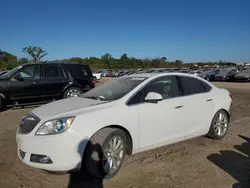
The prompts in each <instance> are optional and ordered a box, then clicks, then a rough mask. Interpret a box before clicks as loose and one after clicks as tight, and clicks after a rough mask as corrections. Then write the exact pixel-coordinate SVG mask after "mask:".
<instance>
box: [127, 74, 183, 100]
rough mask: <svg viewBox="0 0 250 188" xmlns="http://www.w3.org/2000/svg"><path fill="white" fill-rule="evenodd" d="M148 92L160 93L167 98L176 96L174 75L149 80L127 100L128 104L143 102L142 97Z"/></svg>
mask: <svg viewBox="0 0 250 188" xmlns="http://www.w3.org/2000/svg"><path fill="white" fill-rule="evenodd" d="M149 92H156V93H159V94H161V96H162V98H163V99H169V98H173V97H176V96H178V92H177V84H176V79H175V77H174V76H165V77H161V78H158V79H155V80H154V81H152V82H150V83H149V84H148V85H146V86H145V87H144V88H143V89H141V90H140V91H139V92H138V93H137V94H136V95H135V96H134V97H133V98H132V99H131V100H130V101H129V102H128V105H131V104H137V103H140V102H143V99H144V98H145V97H146V95H147V94H148V93H149Z"/></svg>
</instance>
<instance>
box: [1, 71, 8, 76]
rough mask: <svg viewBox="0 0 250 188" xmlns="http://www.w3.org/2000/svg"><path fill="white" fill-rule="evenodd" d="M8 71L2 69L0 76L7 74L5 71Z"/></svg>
mask: <svg viewBox="0 0 250 188" xmlns="http://www.w3.org/2000/svg"><path fill="white" fill-rule="evenodd" d="M7 72H8V71H1V72H0V76H1V75H3V74H5V73H7Z"/></svg>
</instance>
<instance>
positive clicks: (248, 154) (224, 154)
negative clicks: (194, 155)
mask: <svg viewBox="0 0 250 188" xmlns="http://www.w3.org/2000/svg"><path fill="white" fill-rule="evenodd" d="M239 137H241V138H242V139H243V140H245V142H244V143H242V144H241V145H235V146H234V148H235V149H236V150H237V151H238V152H236V151H232V150H222V151H220V153H219V154H211V155H209V156H208V157H207V159H208V160H209V161H211V162H213V163H214V164H215V165H216V166H218V167H220V168H221V169H222V170H224V171H225V172H227V173H228V174H229V175H231V176H232V177H233V178H234V179H235V180H237V181H238V183H235V184H233V185H232V188H247V187H250V138H248V137H245V136H242V135H239Z"/></svg>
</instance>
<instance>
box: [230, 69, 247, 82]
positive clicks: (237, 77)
mask: <svg viewBox="0 0 250 188" xmlns="http://www.w3.org/2000/svg"><path fill="white" fill-rule="evenodd" d="M234 81H236V82H249V81H250V68H245V69H243V70H242V71H241V72H240V73H239V74H236V75H235V76H234Z"/></svg>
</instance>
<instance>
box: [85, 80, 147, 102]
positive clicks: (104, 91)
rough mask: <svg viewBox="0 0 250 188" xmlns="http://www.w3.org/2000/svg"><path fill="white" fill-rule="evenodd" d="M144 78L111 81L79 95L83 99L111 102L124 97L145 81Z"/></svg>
mask: <svg viewBox="0 0 250 188" xmlns="http://www.w3.org/2000/svg"><path fill="white" fill-rule="evenodd" d="M146 79H147V78H146V77H138V76H137V77H132V76H131V77H121V78H117V79H113V80H112V81H109V82H107V83H106V84H103V85H101V86H99V87H96V88H95V89H92V90H90V91H88V92H86V93H84V94H82V95H81V97H83V98H89V99H96V100H104V101H112V100H117V99H120V98H122V97H123V96H125V95H126V94H127V93H128V92H130V91H131V90H132V89H134V88H135V87H136V86H138V85H139V84H140V83H142V82H143V81H144V80H146Z"/></svg>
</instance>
